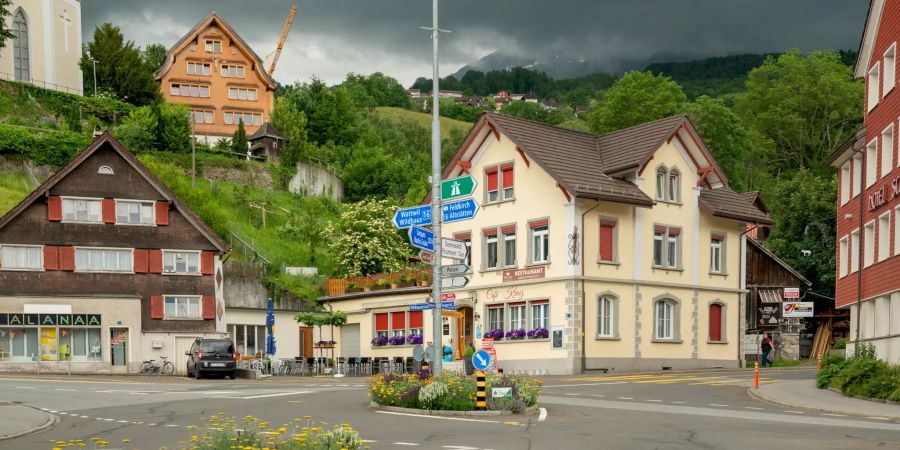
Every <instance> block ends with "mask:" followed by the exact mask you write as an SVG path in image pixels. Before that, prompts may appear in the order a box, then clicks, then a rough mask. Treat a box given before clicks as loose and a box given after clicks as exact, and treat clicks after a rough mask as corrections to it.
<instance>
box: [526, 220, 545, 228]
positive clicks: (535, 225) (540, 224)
mask: <svg viewBox="0 0 900 450" xmlns="http://www.w3.org/2000/svg"><path fill="white" fill-rule="evenodd" d="M549 224H550V221H549V220H535V221H534V222H528V226H529V227H531V228H541V227H546V226H547V225H549Z"/></svg>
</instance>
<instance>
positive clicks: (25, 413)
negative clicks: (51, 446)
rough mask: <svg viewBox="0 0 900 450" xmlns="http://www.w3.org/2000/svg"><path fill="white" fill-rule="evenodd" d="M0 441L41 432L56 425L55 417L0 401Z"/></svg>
mask: <svg viewBox="0 0 900 450" xmlns="http://www.w3.org/2000/svg"><path fill="white" fill-rule="evenodd" d="M0 417H2V418H3V420H0V441H2V440H4V439H10V438H14V437H18V436H23V435H26V434H30V433H34V432H37V431H41V430H44V429H47V428H50V427H51V426H53V424H55V423H56V416H54V415H52V414H50V413H45V412H43V411H41V410H38V409H34V408H29V407H27V406H22V405H17V404H15V403H8V402H4V401H0Z"/></svg>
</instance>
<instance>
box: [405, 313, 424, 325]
mask: <svg viewBox="0 0 900 450" xmlns="http://www.w3.org/2000/svg"><path fill="white" fill-rule="evenodd" d="M409 327H410V328H423V327H424V322H423V316H422V311H410V312H409Z"/></svg>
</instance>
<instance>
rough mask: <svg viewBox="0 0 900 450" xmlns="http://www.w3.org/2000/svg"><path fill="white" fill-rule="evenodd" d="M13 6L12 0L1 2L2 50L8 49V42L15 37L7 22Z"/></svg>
mask: <svg viewBox="0 0 900 450" xmlns="http://www.w3.org/2000/svg"><path fill="white" fill-rule="evenodd" d="M10 6H12V0H0V48H5V47H6V40H7V39H12V38H14V37H15V35H14V34H13V32H12V31H10V29H9V28H7V26H6V24H7V23H8V21H7V20H6V18H7V17H9V15H10V12H9V7H10Z"/></svg>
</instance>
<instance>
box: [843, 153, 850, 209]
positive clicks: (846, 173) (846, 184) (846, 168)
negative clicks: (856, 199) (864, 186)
mask: <svg viewBox="0 0 900 450" xmlns="http://www.w3.org/2000/svg"><path fill="white" fill-rule="evenodd" d="M848 201H850V161H847V162H845V163H844V165H843V166H841V205H844V204H846V203H847V202H848Z"/></svg>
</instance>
